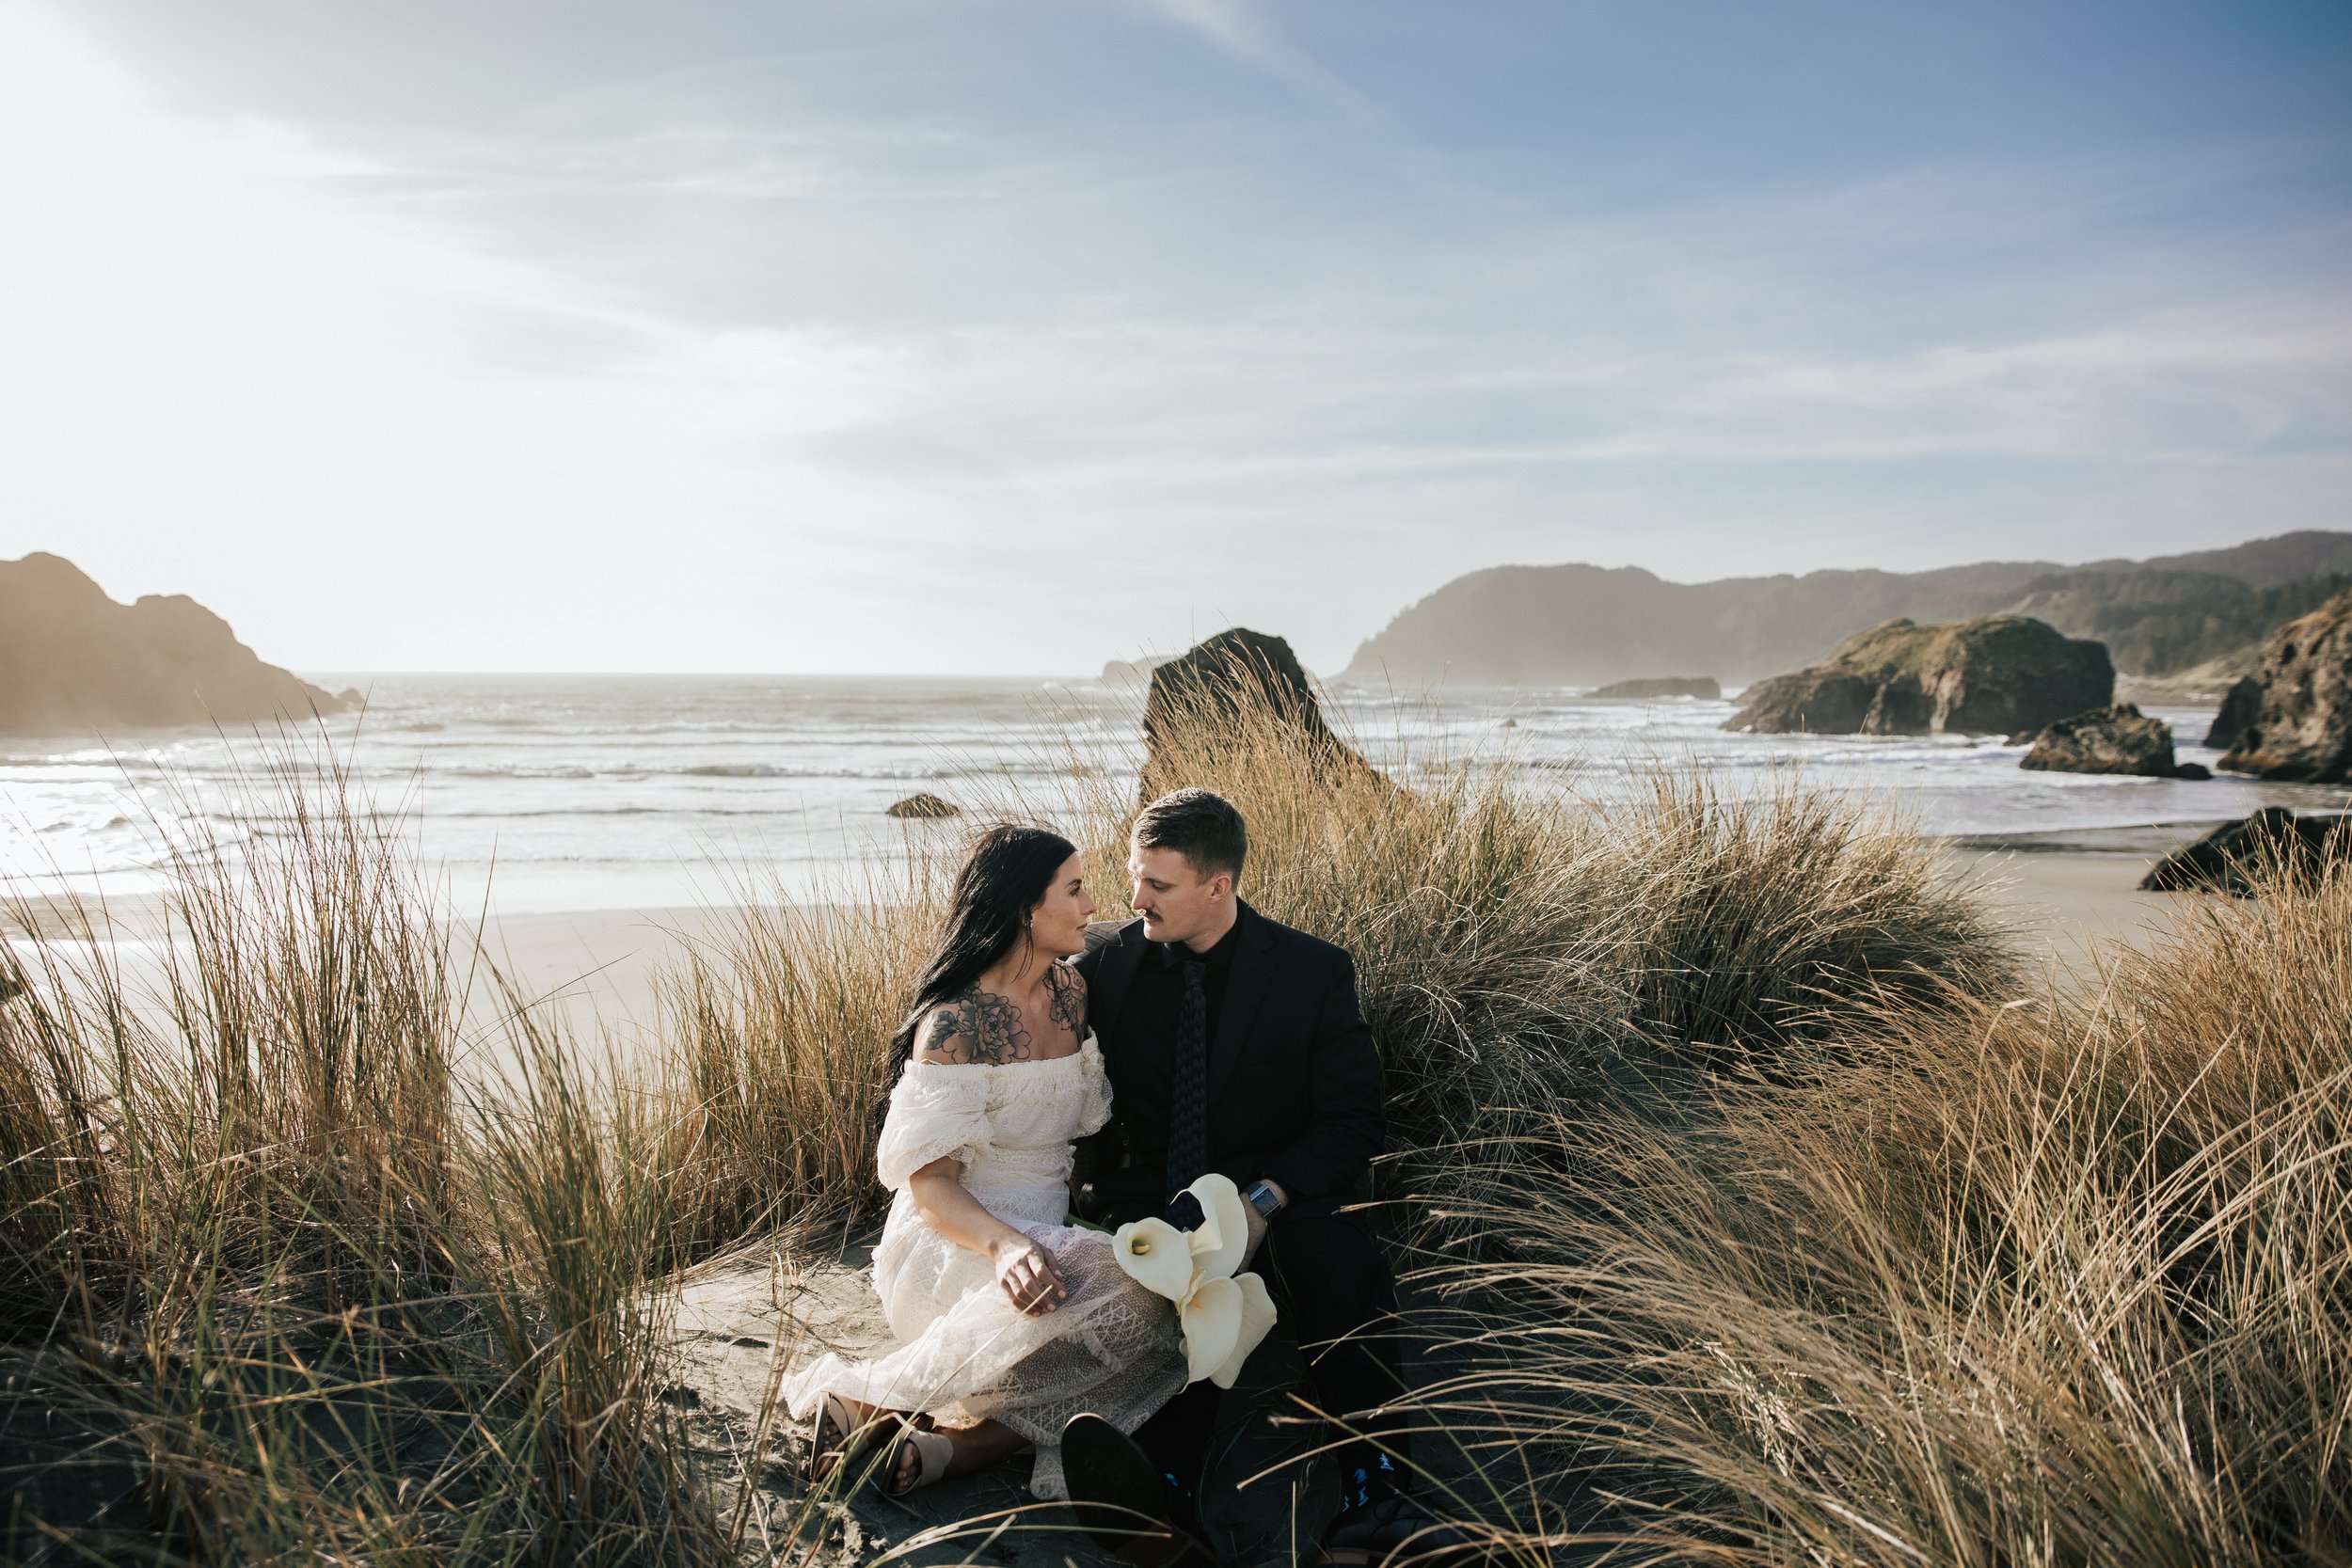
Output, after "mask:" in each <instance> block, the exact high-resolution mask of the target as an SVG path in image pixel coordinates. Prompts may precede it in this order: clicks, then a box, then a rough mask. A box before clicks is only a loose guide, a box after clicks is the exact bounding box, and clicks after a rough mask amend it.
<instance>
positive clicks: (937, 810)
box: [882, 791, 963, 822]
mask: <svg viewBox="0 0 2352 1568" xmlns="http://www.w3.org/2000/svg"><path fill="white" fill-rule="evenodd" d="M882 815H883V816H896V817H900V818H903V819H906V820H910V821H915V822H936V821H939V820H940V819H941V818H943V817H948V816H962V815H963V808H962V807H961V806H959V805H957V804H956V803H955V802H954V801H953V800H941V799H940V798H939V797H938V796H936V795H932V794H930V793H929V792H927V791H926V792H918V793H916V794H914V795H910V796H908V797H907V798H906V799H905V800H894V801H892V802H891V803H890V804H889V805H888V806H886V807H884V808H883V810H882Z"/></svg>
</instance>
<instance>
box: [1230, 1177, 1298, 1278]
mask: <svg viewBox="0 0 2352 1568" xmlns="http://www.w3.org/2000/svg"><path fill="white" fill-rule="evenodd" d="M1266 1185H1267V1186H1268V1187H1270V1188H1272V1189H1273V1191H1274V1196H1276V1197H1277V1198H1279V1200H1280V1201H1281V1205H1282V1208H1284V1209H1286V1208H1288V1207H1289V1206H1290V1201H1291V1195H1290V1194H1288V1193H1286V1192H1284V1191H1283V1190H1282V1184H1281V1183H1280V1182H1279V1181H1268V1182H1267V1183H1266ZM1241 1212H1242V1219H1243V1221H1244V1223H1245V1224H1247V1225H1248V1227H1249V1244H1248V1247H1246V1248H1244V1249H1243V1251H1242V1255H1241V1266H1242V1267H1243V1268H1245V1269H1246V1268H1248V1266H1249V1260H1250V1259H1253V1258H1255V1257H1257V1256H1258V1248H1259V1247H1260V1246H1262V1245H1263V1244H1264V1243H1265V1232H1266V1218H1265V1216H1264V1215H1263V1214H1261V1213H1259V1212H1258V1206H1257V1205H1256V1204H1254V1203H1252V1202H1250V1201H1249V1200H1248V1198H1243V1199H1242V1201H1241ZM1274 1212H1276V1213H1278V1214H1279V1213H1280V1212H1282V1209H1277V1210H1275V1211H1274Z"/></svg>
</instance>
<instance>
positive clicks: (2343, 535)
mask: <svg viewBox="0 0 2352 1568" xmlns="http://www.w3.org/2000/svg"><path fill="white" fill-rule="evenodd" d="M2348 583H2352V532H2324V531H2305V532H2299V533H2286V534H2280V535H2278V536H2276V537H2273V538H2268V539H2255V540H2249V541H2248V542H2246V543H2244V544H2241V545H2233V546H2228V547H2227V548H2223V549H2214V550H2201V551H2196V552H2194V553H2191V554H2186V555H2176V556H2166V557H2159V558H2155V559H2152V560H2147V561H2137V562H2134V561H2099V562H2088V563H2086V564H2083V565H2079V566H2068V565H2061V564H2059V563H2058V562H2049V561H1987V562H1975V563H1973V564H1969V565H1963V566H1944V567H1938V568H1935V569H1933V570H1931V571H1924V572H1883V571H1873V570H1869V569H1867V568H1865V569H1852V568H1835V569H1828V570H1822V571H1817V572H1807V573H1805V574H1804V575H1803V576H1790V575H1786V574H1784V575H1779V576H1774V577H1755V578H1718V579H1715V580H1713V581H1707V582H1672V581H1668V580H1666V579H1665V578H1660V577H1658V576H1656V575H1655V574H1653V573H1650V572H1647V571H1644V570H1642V569H1640V568H1639V567H1630V566H1621V567H1602V566H1594V565H1586V564H1581V563H1575V562H1571V563H1566V564H1562V565H1546V566H1494V567H1488V568H1486V569H1485V570H1481V571H1476V572H1470V573H1469V574H1467V575H1465V576H1462V577H1459V578H1454V579H1453V580H1452V581H1450V582H1448V583H1445V584H1444V585H1442V586H1441V587H1439V588H1438V589H1437V590H1436V591H1435V592H1433V593H1431V594H1427V595H1426V596H1424V597H1423V598H1422V599H1421V600H1419V601H1418V602H1416V603H1414V604H1411V605H1409V606H1407V607H1406V608H1405V609H1404V610H1400V611H1399V612H1398V613H1397V614H1396V615H1395V616H1394V617H1393V618H1392V619H1391V621H1390V623H1389V624H1388V626H1386V627H1385V628H1383V629H1382V630H1381V631H1380V632H1379V633H1378V634H1377V635H1375V636H1374V637H1372V638H1369V639H1367V640H1366V641H1364V642H1363V643H1362V645H1360V646H1359V648H1358V649H1357V650H1356V654H1355V657H1353V658H1352V659H1350V660H1349V662H1348V666H1347V668H1346V670H1345V671H1343V673H1341V674H1340V675H1339V676H1338V679H1340V680H1341V681H1344V682H1353V683H1355V684H1358V685H1365V686H1374V687H1378V686H1382V685H1418V684H1422V683H1425V682H1431V681H1438V680H1443V681H1447V682H1451V683H1453V684H1455V685H1463V686H1580V687H1590V686H1597V685H1601V684H1604V683H1607V682H1612V681H1620V680H1629V679H1635V678H1640V677H1645V676H1648V675H1650V674H1652V673H1655V672H1657V671H1660V670H1677V669H1678V670H1708V671H1711V672H1713V673H1715V674H1717V675H1718V676H1720V677H1721V678H1723V679H1724V680H1726V681H1729V682H1731V683H1733V684H1734V685H1738V684H1740V683H1742V682H1747V681H1753V680H1756V679H1758V678H1760V677H1763V676H1766V675H1770V674H1773V673H1778V672H1781V671H1786V670H1795V669H1799V668H1802V667H1804V666H1807V665H1812V664H1816V663H1819V662H1820V660H1821V659H1822V658H1823V657H1825V656H1826V655H1827V654H1828V653H1829V651H1830V650H1831V648H1833V647H1834V646H1835V645H1836V643H1837V642H1838V641H1839V640H1840V639H1843V638H1846V637H1850V636H1851V635H1853V634H1854V633H1856V632H1859V631H1862V630H1865V629H1867V628H1868V627H1870V626H1878V625H1880V624H1882V623H1883V622H1886V621H1889V620H1895V619H1904V620H1911V621H1915V622H1918V623H1920V624H1922V625H1928V624H1933V623H1942V622H1949V621H1960V620H1970V619H1975V618H1978V617H1980V616H1987V615H1995V614H2018V615H2028V616H2031V617H2032V618H2034V619H2036V620H2039V621H2042V622H2045V623H2047V624H2049V625H2051V626H2056V627H2058V629H2059V630H2060V631H2062V632H2064V633H2066V634H2067V635H2068V636H2070V637H2080V638H2091V639H2095V640H2097V641H2102V642H2105V643H2106V645H2107V650H2108V655H2109V657H2110V659H2111V660H2112V662H2113V663H2114V665H2115V667H2116V668H2117V670H2118V671H2119V672H2121V673H2124V674H2127V675H2129V676H2131V677H2133V678H2134V679H2135V680H2141V681H2158V680H2160V681H2163V682H2165V683H2167V684H2169V683H2171V682H2173V681H2175V680H2176V679H2178V678H2179V677H2181V676H2182V675H2184V674H2185V673H2190V672H2194V673H2196V674H2197V677H2198V683H2199V684H2198V692H2197V695H2198V699H2199V700H2205V698H2206V697H2208V696H2209V695H2210V694H2214V693H2218V692H2219V691H2220V690H2221V689H2223V688H2224V687H2227V686H2228V685H2229V684H2230V682H2231V681H2233V680H2235V679H2236V678H2237V677H2238V676H2240V675H2242V674H2245V673H2247V672H2248V671H2249V670H2250V669H2252V668H2253V667H2254V664H2255V661H2256V658H2257V657H2258V655H2259V650H2260V648H2261V646H2262V643H2263V640H2264V638H2265V636H2267V635H2268V634H2269V632H2270V631H2271V630H2272V629H2273V628H2275V627H2277V626H2280V625H2283V624H2284V623H2285V622H2287V621H2289V620H2292V619H2293V618H2295V617H2296V616H2297V615H2301V614H2304V613H2306V612H2308V611H2310V610H2312V609H2314V608H2315V607H2317V606H2318V605H2319V604H2320V603H2322V602H2323V601H2325V600H2326V599H2327V598H2328V595H2329V594H2333V593H2336V592H2338V591H2339V590H2341V589H2342V588H2344V586H2346V584H2348ZM2155 694H2156V693H2155V692H2154V691H2153V689H2152V690H2151V691H2150V695H2152V696H2153V695H2155Z"/></svg>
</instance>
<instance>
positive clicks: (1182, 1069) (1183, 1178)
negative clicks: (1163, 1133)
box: [1168, 958, 1209, 1198]
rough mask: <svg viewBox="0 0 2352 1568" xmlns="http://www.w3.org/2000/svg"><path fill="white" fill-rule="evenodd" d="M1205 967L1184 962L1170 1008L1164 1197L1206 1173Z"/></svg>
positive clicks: (1188, 960)
mask: <svg viewBox="0 0 2352 1568" xmlns="http://www.w3.org/2000/svg"><path fill="white" fill-rule="evenodd" d="M1208 967H1209V966H1208V965H1206V964H1204V963H1202V962H1201V961H1200V959H1198V958H1186V959H1185V960H1184V1001H1183V1002H1182V1003H1181V1004H1179V1005H1178V1006H1177V1008H1176V1061H1175V1071H1174V1074H1173V1076H1172V1077H1171V1079H1170V1080H1169V1083H1168V1196H1169V1197H1170V1198H1173V1197H1175V1196H1176V1195H1177V1194H1178V1193H1181V1192H1183V1191H1184V1189H1185V1188H1186V1187H1189V1186H1191V1185H1192V1183H1193V1181H1194V1180H1196V1179H1197V1178H1199V1177H1200V1174H1201V1173H1202V1172H1203V1171H1205V1170H1207V1169H1208V1168H1209V993H1208V991H1207V990H1205V989H1203V987H1202V985H1201V976H1202V975H1203V974H1206V973H1207V972H1208Z"/></svg>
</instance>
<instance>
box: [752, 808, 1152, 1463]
mask: <svg viewBox="0 0 2352 1568" xmlns="http://www.w3.org/2000/svg"><path fill="white" fill-rule="evenodd" d="M1094 911H1095V903H1094V899H1093V898H1092V897H1091V896H1090V895H1089V894H1088V892H1087V887H1086V879H1085V877H1084V875H1083V873H1082V870H1081V867H1080V865H1079V862H1078V853H1077V850H1076V848H1075V847H1073V846H1072V845H1071V844H1070V843H1069V841H1068V840H1066V839H1063V838H1061V837H1060V836H1059V835H1057V834H1055V833H1051V832H1046V831H1044V830H1043V829H1040V828H1027V827H1000V828H994V829H991V830H990V831H989V832H987V833H985V834H984V835H982V836H981V838H980V839H979V841H978V842H977V844H976V845H975V846H974V847H973V850H972V853H971V856H970V858H969V859H967V860H966V861H965V862H964V864H963V868H962V870H961V872H959V873H958V875H957V878H956V885H955V891H954V894H953V896H952V898H951V901H950V905H949V909H948V912H947V919H946V934H945V936H944V938H943V940H942V942H941V943H940V947H939V951H938V954H937V955H936V956H935V957H934V958H932V959H931V961H930V967H929V968H928V969H927V970H926V971H925V973H924V975H923V980H922V983H921V985H920V986H919V987H918V988H917V990H916V995H915V1003H914V1008H913V1010H912V1011H911V1012H910V1013H909V1014H908V1016H907V1020H906V1022H905V1023H903V1024H901V1025H900V1026H899V1029H898V1035H897V1036H896V1037H895V1039H894V1041H893V1044H894V1046H895V1048H896V1051H897V1053H898V1057H899V1059H901V1060H902V1061H904V1062H905V1064H906V1065H905V1069H904V1070H903V1071H902V1072H901V1074H900V1075H899V1078H898V1085H897V1086H896V1087H895V1088H894V1089H892V1091H891V1095H890V1105H889V1110H888V1112H887V1114H886V1116H885V1117H884V1119H883V1122H882V1138H881V1143H880V1146H879V1148H878V1157H877V1162H876V1163H877V1164H878V1165H879V1167H880V1173H881V1176H882V1184H883V1185H884V1186H886V1187H888V1188H890V1189H891V1190H892V1193H893V1195H894V1196H893V1197H892V1201H891V1205H890V1217H889V1219H888V1221H887V1222H886V1223H885V1224H884V1226H883V1227H882V1241H881V1243H879V1244H878V1245H877V1246H876V1247H875V1249H874V1288H875V1290H876V1291H877V1292H878V1293H879V1294H880V1295H881V1297H882V1310H883V1313H884V1315H885V1316H886V1317H887V1318H888V1320H889V1323H890V1327H891V1332H892V1333H893V1334H894V1335H895V1336H896V1337H897V1338H898V1345H897V1347H896V1348H895V1349H893V1350H892V1351H891V1352H890V1353H889V1354H885V1355H883V1356H882V1357H880V1358H878V1359H876V1360H872V1361H862V1362H855V1363H851V1362H845V1361H843V1360H842V1359H841V1358H840V1357H839V1356H837V1355H832V1354H828V1355H825V1356H823V1357H821V1358H819V1359H818V1360H817V1361H816V1362H814V1363H812V1364H811V1365H809V1366H807V1367H804V1368H802V1369H801V1370H798V1371H796V1372H794V1373H793V1374H792V1375H790V1376H789V1377H787V1379H786V1380H785V1385H784V1395H785V1400H786V1402H787V1405H788V1407H789V1408H790V1409H791V1411H792V1414H793V1415H794V1417H795V1418H802V1419H805V1420H807V1421H808V1422H809V1465H810V1474H811V1477H812V1479H814V1480H818V1481H823V1480H825V1479H827V1478H829V1477H832V1476H834V1475H835V1474H836V1473H839V1474H843V1475H845V1476H848V1477H850V1478H851V1480H852V1481H854V1479H855V1478H856V1477H858V1476H859V1475H861V1474H863V1473H865V1472H866V1471H869V1470H870V1471H872V1472H874V1473H876V1474H877V1475H878V1476H879V1479H880V1481H881V1484H882V1487H883V1488H884V1489H885V1490H887V1491H890V1492H894V1493H899V1492H906V1491H911V1490H913V1489H914V1488H915V1487H917V1486H925V1485H929V1484H930V1483H931V1482H933V1481H938V1480H940V1479H942V1478H944V1477H946V1476H950V1475H961V1474H963V1473H965V1472H967V1471H970V1470H975V1469H978V1468H980V1467H981V1466H983V1465H990V1464H993V1463H994V1462H995V1461H997V1460H999V1459H1002V1458H1005V1457H1006V1456H1008V1455H1009V1454H1012V1453H1015V1452H1017V1451H1019V1449H1022V1448H1024V1447H1025V1446H1029V1445H1034V1446H1035V1447H1036V1449H1037V1465H1036V1468H1035V1470H1034V1472H1033V1474H1032V1476H1031V1479H1030V1483H1029V1486H1030V1491H1031V1492H1032V1493H1033V1494H1035V1495H1036V1496H1038V1497H1046V1498H1053V1499H1060V1498H1063V1497H1067V1496H1068V1491H1067V1488H1066V1487H1065V1485H1064V1484H1063V1481H1062V1473H1061V1456H1060V1450H1059V1448H1058V1442H1059V1438H1060V1434H1061V1429H1062V1426H1063V1424H1064V1423H1065V1422H1067V1421H1068V1420H1069V1419H1070V1418H1072V1417H1073V1416H1075V1415H1077V1414H1079V1413H1080V1412H1091V1413H1093V1414H1095V1415H1097V1416H1101V1417H1103V1418H1104V1419H1106V1420H1108V1421H1110V1422H1111V1423H1112V1424H1113V1425H1115V1426H1117V1427H1119V1428H1120V1430H1121V1431H1122V1432H1133V1431H1134V1430H1135V1429H1136V1427H1138V1426H1140V1425H1142V1423H1143V1421H1144V1419H1145V1418H1147V1417H1149V1416H1150V1415H1151V1414H1152V1412H1153V1411H1155V1410H1157V1409H1158V1408H1159V1407H1160V1406H1161V1405H1162V1404H1165V1403H1166V1402H1168V1400H1169V1399H1170V1398H1172V1397H1174V1395H1175V1394H1176V1393H1177V1391H1178V1390H1179V1389H1181V1388H1182V1387H1183V1386H1184V1381H1185V1367H1184V1349H1183V1341H1182V1336H1181V1332H1180V1329H1179V1326H1178V1323H1177V1317H1176V1311H1175V1308H1174V1307H1173V1306H1172V1305H1171V1304H1170V1303H1169V1302H1168V1300H1166V1299H1165V1298H1163V1297H1161V1296H1158V1295H1155V1294H1153V1293H1152V1291H1148V1290H1146V1289H1144V1288H1143V1287H1142V1286H1141V1285H1139V1284H1137V1283H1136V1281H1135V1280H1133V1279H1131V1278H1130V1277H1128V1275H1126V1274H1125V1273H1124V1272H1123V1271H1122V1270H1121V1269H1120V1266H1119V1263H1118V1260H1117V1259H1116V1257H1115V1255H1114V1253H1113V1250H1112V1243H1111V1238H1110V1237H1109V1236H1107V1235H1104V1233H1102V1232H1101V1231H1098V1230H1089V1229H1085V1228H1081V1227H1075V1226H1072V1225H1069V1224H1068V1223H1066V1221H1067V1217H1068V1213H1069V1207H1070V1174H1071V1160H1072V1145H1073V1140H1075V1139H1077V1138H1079V1137H1082V1136H1084V1135H1085V1134H1087V1133H1089V1132H1094V1131H1095V1130H1097V1129H1098V1128H1100V1127H1101V1126H1102V1125H1103V1124H1104V1121H1106V1120H1107V1119H1108V1118H1109V1116H1110V1085H1109V1084H1108V1083H1107V1082H1106V1081H1105V1079H1104V1073H1103V1061H1102V1056H1101V1054H1100V1053H1099V1052H1098V1051H1097V1049H1096V1047H1095V1042H1094V1038H1093V1036H1092V1035H1091V1034H1089V1032H1088V1030H1087V1025H1086V1016H1087V1007H1086V982H1085V980H1084V979H1082V978H1081V977H1080V976H1079V974H1078V972H1077V971H1076V970H1075V969H1073V968H1072V967H1071V966H1070V965H1069V964H1067V963H1065V962H1063V961H1062V960H1063V959H1065V958H1069V957H1070V956H1072V955H1073V954H1076V953H1079V952H1082V951H1083V950H1084V949H1085V946H1086V929H1087V921H1088V918H1089V916H1091V915H1092V914H1093V913H1094Z"/></svg>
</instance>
